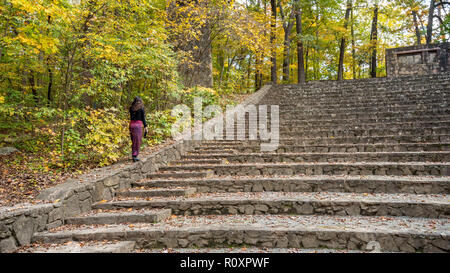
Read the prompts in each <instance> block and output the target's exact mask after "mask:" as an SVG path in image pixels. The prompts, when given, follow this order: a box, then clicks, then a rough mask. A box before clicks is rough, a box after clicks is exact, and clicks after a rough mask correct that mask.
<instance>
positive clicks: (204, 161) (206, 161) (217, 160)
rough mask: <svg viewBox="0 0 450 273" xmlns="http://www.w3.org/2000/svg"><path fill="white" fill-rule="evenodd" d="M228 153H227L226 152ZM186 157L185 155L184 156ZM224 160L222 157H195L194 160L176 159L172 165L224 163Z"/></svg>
mask: <svg viewBox="0 0 450 273" xmlns="http://www.w3.org/2000/svg"><path fill="white" fill-rule="evenodd" d="M225 154H226V153H225ZM182 158H185V157H182ZM224 163H225V162H224V160H223V159H221V158H217V157H216V158H213V159H211V158H210V159H203V158H202V159H195V158H193V159H192V160H191V159H189V158H187V160H175V161H172V162H171V163H170V164H171V165H178V164H224Z"/></svg>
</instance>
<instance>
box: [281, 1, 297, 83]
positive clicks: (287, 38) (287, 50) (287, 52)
mask: <svg viewBox="0 0 450 273" xmlns="http://www.w3.org/2000/svg"><path fill="white" fill-rule="evenodd" d="M278 6H279V7H280V15H281V19H282V22H283V30H284V52H283V55H284V57H283V82H285V83H288V82H289V76H290V75H289V65H290V56H291V33H292V28H293V27H294V22H293V19H294V16H295V10H294V9H292V12H291V14H290V16H289V18H287V22H285V16H284V12H283V6H282V5H281V1H279V2H278Z"/></svg>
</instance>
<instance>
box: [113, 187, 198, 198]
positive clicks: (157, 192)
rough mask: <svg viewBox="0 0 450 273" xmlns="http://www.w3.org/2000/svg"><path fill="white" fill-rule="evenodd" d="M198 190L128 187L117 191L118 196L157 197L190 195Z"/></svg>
mask: <svg viewBox="0 0 450 273" xmlns="http://www.w3.org/2000/svg"><path fill="white" fill-rule="evenodd" d="M195 192H196V189H195V188H186V187H184V188H159V189H147V190H144V189H127V190H123V191H119V192H116V196H117V197H137V198H146V197H157V196H165V197H169V196H189V195H192V194H194V193H195Z"/></svg>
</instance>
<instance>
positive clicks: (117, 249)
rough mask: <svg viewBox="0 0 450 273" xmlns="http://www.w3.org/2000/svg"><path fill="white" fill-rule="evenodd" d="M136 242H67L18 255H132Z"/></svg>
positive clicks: (36, 246)
mask: <svg viewBox="0 0 450 273" xmlns="http://www.w3.org/2000/svg"><path fill="white" fill-rule="evenodd" d="M135 246H136V242H135V241H124V242H117V243H112V242H87V243H86V242H85V243H81V242H67V243H65V244H47V245H35V246H32V247H25V248H22V249H20V250H19V251H17V253H132V252H134V251H135Z"/></svg>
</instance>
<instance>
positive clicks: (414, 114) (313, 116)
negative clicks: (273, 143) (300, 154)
mask: <svg viewBox="0 0 450 273" xmlns="http://www.w3.org/2000/svg"><path fill="white" fill-rule="evenodd" d="M449 114H450V110H448V109H441V108H437V109H426V110H413V111H390V112H375V113H368V112H365V111H361V112H352V113H349V112H346V113H335V112H334V113H311V112H300V113H284V112H283V111H280V122H282V121H283V119H288V120H292V121H295V120H300V121H304V120H321V119H327V120H329V119H341V120H342V119H371V118H372V119H382V118H401V117H411V118H419V117H420V116H422V115H427V116H430V115H437V116H438V115H439V116H441V115H449ZM267 119H268V120H270V119H271V115H270V114H268V115H267Z"/></svg>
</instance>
